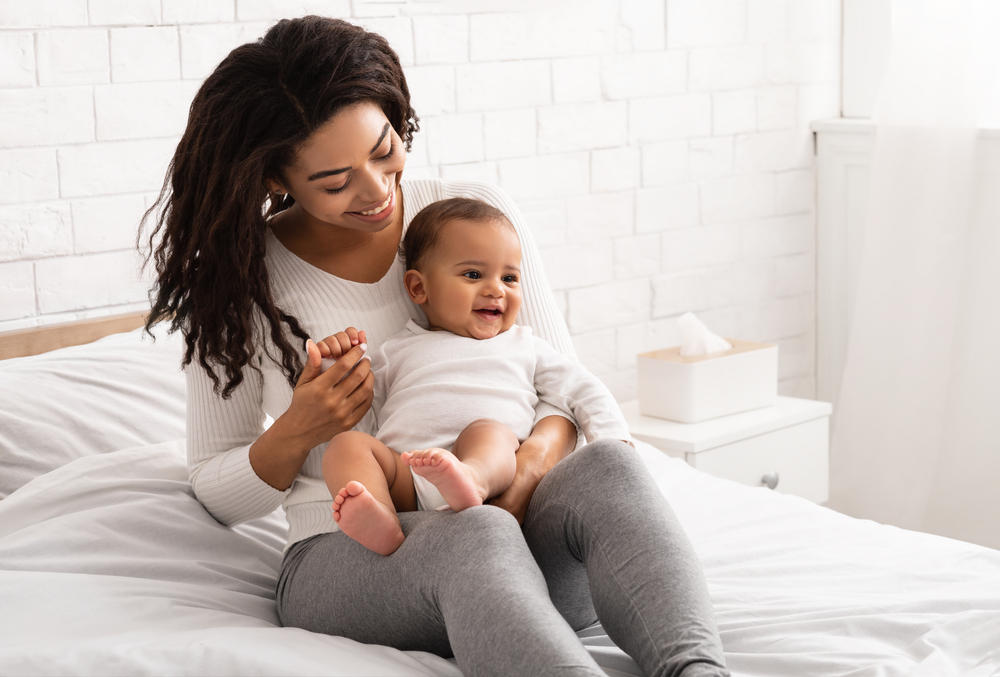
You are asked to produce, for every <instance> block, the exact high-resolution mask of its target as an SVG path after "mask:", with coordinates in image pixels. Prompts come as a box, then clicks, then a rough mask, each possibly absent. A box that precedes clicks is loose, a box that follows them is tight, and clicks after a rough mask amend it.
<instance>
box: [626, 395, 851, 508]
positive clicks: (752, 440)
mask: <svg viewBox="0 0 1000 677" xmlns="http://www.w3.org/2000/svg"><path fill="white" fill-rule="evenodd" d="M621 409H622V413H623V414H624V415H625V420H626V421H627V422H628V427H629V432H630V433H631V434H632V437H633V438H635V439H637V440H642V441H643V442H649V443H650V444H652V445H653V446H654V447H656V448H657V449H660V450H661V451H663V452H664V453H667V454H669V455H671V456H676V457H678V458H682V459H684V460H685V461H687V462H688V464H690V465H692V466H694V467H695V468H698V469H699V470H702V471H704V472H707V473H710V474H712V475H715V476H717V477H725V478H726V479H730V480H734V481H736V482H740V483H741V484H749V485H750V486H755V487H759V486H761V485H762V482H761V479H762V478H764V476H765V475H767V476H770V479H771V483H772V484H773V485H774V489H776V490H777V491H780V492H782V493H786V494H795V495H797V496H802V497H803V498H808V499H809V500H810V501H815V502H816V503H823V502H825V501H826V500H828V499H829V495H830V459H829V454H830V412H831V410H832V407H831V406H830V404H829V403H827V402H817V401H815V400H804V399H799V398H796V397H779V398H778V401H777V402H776V403H775V405H774V406H772V407H763V408H761V409H754V410H751V411H745V412H741V413H739V414H733V415H731V416H723V417H721V418H715V419H710V420H708V421H700V422H698V423H677V422H676V421H667V420H665V419H662V418H656V417H654V416H643V415H642V414H640V413H639V403H638V401H636V400H633V401H631V402H623V403H622V404H621ZM775 473H776V474H775ZM775 480H776V483H774V481H775Z"/></svg>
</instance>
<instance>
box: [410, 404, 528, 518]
mask: <svg viewBox="0 0 1000 677" xmlns="http://www.w3.org/2000/svg"><path fill="white" fill-rule="evenodd" d="M519 446H520V443H519V442H518V440H517V436H516V435H514V432H513V431H512V430H511V429H510V428H508V427H507V426H505V425H503V424H501V423H497V422H496V421H491V420H489V419H480V420H478V421H474V422H473V423H471V424H469V425H468V426H467V427H466V428H465V430H463V431H462V434H461V435H459V436H458V439H457V440H456V441H455V445H454V446H453V447H452V450H451V451H450V452H449V451H446V450H444V449H421V450H418V451H408V452H406V453H404V454H403V455H402V457H401V459H402V461H403V462H404V463H407V464H408V465H409V466H410V467H411V468H413V472H415V473H416V474H418V475H420V476H421V477H425V478H427V480H429V481H430V483H431V484H433V485H434V486H435V487H437V489H438V491H440V492H441V496H442V497H443V498H444V500H445V501H447V502H448V506H449V507H450V508H451V509H452V510H455V511H456V512H457V511H459V510H465V509H466V508H471V507H472V506H475V505H482V504H483V502H484V501H485V500H486V499H488V498H492V497H493V496H496V495H497V494H499V493H501V492H502V491H503V490H504V489H506V488H507V487H508V486H509V485H510V483H511V481H513V479H514V471H515V470H516V462H515V460H514V453H515V452H516V451H517V448H518V447H519Z"/></svg>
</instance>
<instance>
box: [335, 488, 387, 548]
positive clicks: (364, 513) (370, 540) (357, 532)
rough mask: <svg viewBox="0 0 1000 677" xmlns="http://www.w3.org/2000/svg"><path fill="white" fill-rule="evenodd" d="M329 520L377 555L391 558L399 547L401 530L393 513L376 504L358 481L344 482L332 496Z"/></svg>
mask: <svg viewBox="0 0 1000 677" xmlns="http://www.w3.org/2000/svg"><path fill="white" fill-rule="evenodd" d="M333 521H334V522H336V523H337V524H338V525H339V526H340V530H341V531H343V532H344V533H345V534H347V535H348V536H350V537H351V538H353V539H354V540H355V541H357V542H358V543H360V544H361V545H363V546H365V547H366V548H368V549H369V550H372V551H374V552H377V553H378V554H380V555H391V554H392V553H394V552H396V549H397V548H399V546H401V545H402V544H403V529H402V528H401V527H400V526H399V518H398V517H397V516H396V513H395V511H393V510H391V509H390V508H389V507H388V506H385V505H383V504H382V503H379V502H378V499H376V498H375V497H374V496H372V495H371V492H369V491H368V490H367V489H365V485H363V484H361V482H354V481H352V482H348V483H347V486H345V487H344V488H343V489H341V490H340V491H339V492H338V493H337V495H336V496H334V497H333Z"/></svg>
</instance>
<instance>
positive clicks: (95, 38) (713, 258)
mask: <svg viewBox="0 0 1000 677" xmlns="http://www.w3.org/2000/svg"><path fill="white" fill-rule="evenodd" d="M839 6H840V3H839V2H838V1H837V0H579V1H574V2H572V3H570V2H551V3H528V2H515V1H514V0H491V1H490V2H485V1H484V2H476V3H457V2H446V3H434V2H425V1H423V0H391V1H386V0H32V1H31V2H13V1H11V2H6V1H5V2H0V331H2V330H6V329H15V328H21V327H25V326H34V325H38V324H45V323H50V322H56V321H66V320H71V319H75V318H82V317H88V316H95V315H101V314H109V313H118V312H125V311H130V310H134V309H138V308H141V307H142V305H143V303H144V298H145V288H146V287H147V285H148V280H146V281H143V280H142V279H141V277H140V275H139V273H138V269H137V261H138V259H137V256H136V254H135V253H134V251H133V247H134V239H135V231H136V227H137V224H138V220H139V218H140V217H141V214H142V212H143V211H144V209H145V208H146V207H147V206H148V205H149V204H150V201H151V199H152V196H153V195H155V193H156V192H157V191H158V190H159V187H160V184H161V183H162V180H163V172H164V169H165V167H166V163H167V161H168V159H169V157H170V154H171V152H172V150H173V148H174V146H175V145H176V142H177V139H178V138H179V135H180V133H181V132H182V130H183V126H184V122H185V118H186V113H187V107H188V105H189V103H190V100H191V98H192V96H193V95H194V93H195V91H196V90H197V87H198V86H199V84H200V82H201V80H202V79H203V78H204V77H205V76H206V75H208V73H210V72H211V70H212V69H213V68H214V67H215V65H216V64H217V63H218V62H219V61H220V60H221V59H222V58H223V57H224V56H225V55H226V54H227V53H228V51H229V50H230V49H232V48H233V47H235V46H237V45H239V44H242V43H243V42H247V41H249V40H253V39H256V37H258V36H259V35H261V34H262V33H263V32H264V31H265V30H266V29H267V27H268V26H269V25H271V24H272V23H273V22H274V21H275V20H277V19H280V18H284V17H287V16H296V15H302V14H306V13H319V14H326V15H329V16H338V17H342V18H347V19H350V20H353V21H355V22H357V23H360V24H362V25H364V26H366V27H367V28H369V29H370V30H375V31H377V32H379V33H381V34H382V35H384V36H385V37H386V38H387V39H388V40H389V41H390V43H391V44H392V45H393V47H394V48H395V49H396V50H397V52H398V53H399V56H400V59H401V61H402V63H403V64H404V66H405V68H406V71H407V74H408V77H409V84H410V89H411V92H412V95H413V103H414V106H415V108H416V109H417V112H418V114H419V115H420V116H421V118H422V120H421V125H422V130H421V132H420V133H419V134H418V136H417V138H416V140H415V142H414V152H413V153H411V154H410V156H409V160H408V165H407V176H412V177H417V176H441V177H464V178H477V179H481V180H486V181H492V182H496V183H498V184H499V185H501V186H502V187H504V188H505V189H506V190H507V191H508V192H509V193H510V194H511V195H512V197H513V198H514V200H515V201H516V202H517V203H518V204H519V206H520V207H521V210H522V213H523V214H524V216H525V218H526V220H527V222H528V224H529V226H530V227H531V229H532V231H533V232H534V234H535V237H536V239H537V241H538V245H539V248H540V250H541V253H542V256H543V259H544V261H545V264H546V270H547V274H548V277H549V280H550V282H551V284H552V287H553V289H554V290H555V295H556V301H557V303H558V305H559V307H560V309H561V310H562V311H563V312H564V313H565V315H566V318H567V322H568V324H569V327H570V331H571V333H572V334H573V337H574V342H575V344H576V347H577V351H578V353H579V355H580V357H581V359H582V360H583V361H584V363H585V364H587V365H588V366H589V367H590V368H591V369H592V370H593V371H594V372H595V373H597V374H598V375H599V376H600V377H601V378H602V379H604V380H605V382H606V383H608V385H609V387H611V388H612V390H613V391H614V392H615V394H616V395H617V396H618V397H620V398H622V399H627V398H630V397H633V396H634V388H635V354H636V353H637V352H641V351H645V350H652V349H655V348H662V347H666V346H669V345H675V344H676V343H678V342H679V340H680V336H679V332H678V329H677V324H676V318H677V316H678V315H680V314H681V313H683V312H685V311H688V310H693V311H695V312H697V313H698V314H699V315H700V316H701V317H702V319H703V320H705V321H706V323H708V324H709V326H710V327H712V328H714V329H715V330H716V331H718V332H719V333H722V334H723V335H729V336H736V337H742V338H746V339H753V340H762V341H773V342H777V343H778V344H779V345H780V355H781V358H780V378H781V385H780V389H781V391H782V392H784V393H787V394H798V395H805V396H811V395H813V394H814V392H815V329H814V325H815V305H816V303H815V289H816V285H815V236H814V217H813V212H814V210H815V198H814V189H813V185H814V175H813V160H812V138H811V135H810V132H809V131H808V124H809V122H810V121H811V120H813V119H816V118H821V117H830V116H835V115H837V114H838V113H839V106H840V103H839V72H838V64H839V37H838V36H839V23H840V17H839ZM535 7H537V8H535Z"/></svg>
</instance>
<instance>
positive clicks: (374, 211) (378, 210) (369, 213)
mask: <svg viewBox="0 0 1000 677" xmlns="http://www.w3.org/2000/svg"><path fill="white" fill-rule="evenodd" d="M390 202H392V193H389V197H387V198H386V199H385V202H383V203H382V204H380V205H379V206H378V207H376V208H375V209H372V210H370V211H367V212H361V214H362V216H375V215H376V214H380V213H381V212H382V211H383V210H384V209H385V208H386V207H388V206H389V203H390Z"/></svg>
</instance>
